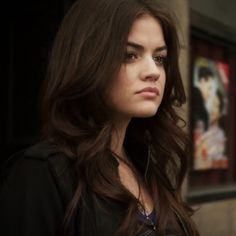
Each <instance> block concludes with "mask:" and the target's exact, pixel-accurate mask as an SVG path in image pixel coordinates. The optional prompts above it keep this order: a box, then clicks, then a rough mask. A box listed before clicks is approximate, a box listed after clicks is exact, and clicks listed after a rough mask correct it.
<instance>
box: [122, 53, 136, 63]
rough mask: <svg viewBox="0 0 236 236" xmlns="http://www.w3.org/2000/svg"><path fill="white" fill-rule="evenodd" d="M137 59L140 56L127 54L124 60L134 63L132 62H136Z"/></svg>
mask: <svg viewBox="0 0 236 236" xmlns="http://www.w3.org/2000/svg"><path fill="white" fill-rule="evenodd" d="M137 58H138V55H137V54H136V53H133V52H126V53H125V58H124V59H125V61H126V62H132V61H134V60H135V59H137Z"/></svg>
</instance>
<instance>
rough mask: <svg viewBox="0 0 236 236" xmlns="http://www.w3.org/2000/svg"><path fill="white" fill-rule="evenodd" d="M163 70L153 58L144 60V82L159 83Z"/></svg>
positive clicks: (142, 77) (141, 75) (142, 73)
mask: <svg viewBox="0 0 236 236" xmlns="http://www.w3.org/2000/svg"><path fill="white" fill-rule="evenodd" d="M160 70H161V68H159V66H158V65H156V63H155V61H154V60H153V58H152V57H147V58H145V59H143V63H142V66H141V72H140V77H141V79H142V80H149V81H154V82H155V81H157V80H158V79H159V77H160V73H161V71H160Z"/></svg>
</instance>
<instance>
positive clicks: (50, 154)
mask: <svg viewBox="0 0 236 236" xmlns="http://www.w3.org/2000/svg"><path fill="white" fill-rule="evenodd" d="M72 174H73V173H72V161H70V159H69V158H68V157H67V156H66V155H64V154H63V153H62V152H60V151H59V150H58V149H57V148H56V147H55V146H54V145H52V144H50V143H48V142H40V143H37V144H35V145H33V146H31V147H29V148H27V149H25V150H22V151H20V152H18V153H15V154H14V155H12V156H11V157H10V159H9V160H8V161H7V162H6V164H5V167H4V170H3V174H2V175H3V176H2V179H3V184H2V187H1V191H6V192H12V191H13V192H14V191H20V192H23V191H24V193H25V194H26V192H28V193H29V194H30V195H32V192H35V193H39V194H42V192H45V191H46V193H48V195H49V194H58V195H59V196H60V197H61V198H62V200H63V201H64V200H65V199H64V198H65V196H64V192H65V191H67V190H68V191H70V194H72V191H73V186H72V184H73V183H71V181H72V178H73V176H72ZM66 185H68V186H67V187H66ZM70 185H71V186H70ZM64 188H67V189H64ZM10 189H11V191H9V190H10ZM65 201H66V200H65Z"/></svg>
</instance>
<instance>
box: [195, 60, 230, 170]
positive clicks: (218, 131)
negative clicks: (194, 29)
mask: <svg viewBox="0 0 236 236" xmlns="http://www.w3.org/2000/svg"><path fill="white" fill-rule="evenodd" d="M229 68H230V66H229V64H228V63H225V62H222V61H217V60H212V59H209V58H207V57H201V56H197V57H196V58H195V59H194V61H193V74H192V84H193V86H192V110H193V117H192V119H193V121H192V122H193V145H194V148H193V156H194V159H193V170H206V169H227V168H228V165H229V161H228V153H227V146H228V145H227V126H226V125H227V118H228V87H229Z"/></svg>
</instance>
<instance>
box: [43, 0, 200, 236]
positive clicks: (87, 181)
mask: <svg viewBox="0 0 236 236" xmlns="http://www.w3.org/2000/svg"><path fill="white" fill-rule="evenodd" d="M144 14H150V15H152V16H153V17H155V18H156V19H157V20H158V21H159V22H160V24H161V26H162V29H163V33H164V38H165V42H166V45H167V49H168V62H167V64H166V65H165V70H166V78H167V81H166V87H165V92H164V96H163V101H162V103H161V105H160V107H159V109H158V112H157V114H156V115H155V116H153V117H150V118H133V119H132V120H131V122H130V124H129V127H128V129H127V133H126V138H125V149H126V151H127V152H128V153H129V156H130V158H131V160H132V162H133V164H134V166H135V168H137V170H138V171H139V172H140V174H141V175H142V176H143V178H144V179H145V181H146V184H147V186H148V188H149V191H150V193H151V194H152V197H153V200H154V202H155V208H156V211H157V212H158V222H157V226H158V229H159V231H160V234H161V235H164V231H165V229H166V227H167V224H171V225H173V228H175V230H176V231H178V232H181V230H182V229H181V227H179V225H180V224H179V223H178V221H181V222H182V224H184V225H185V227H186V229H187V230H188V232H189V235H198V234H197V231H196V230H195V227H194V224H193V222H192V221H191V219H190V216H189V215H190V213H191V210H190V208H188V207H187V205H186V204H185V203H184V202H183V201H182V198H181V185H182V182H183V178H184V175H185V172H186V167H187V154H186V145H185V144H186V141H187V139H186V135H185V134H184V132H183V131H182V128H181V127H180V125H179V121H181V118H180V117H179V116H178V114H177V113H176V111H175V109H174V106H181V105H182V104H183V103H184V102H185V100H186V98H185V93H184V88H183V85H182V81H181V76H180V72H179V69H178V50H179V42H178V37H177V33H176V29H175V26H174V23H173V20H172V17H171V15H170V14H169V13H168V10H167V9H166V8H165V7H164V6H163V3H160V1H158V0H80V1H77V2H75V4H74V5H73V6H72V8H71V9H70V10H69V12H68V13H67V14H66V16H65V18H64V20H63V22H62V25H61V27H60V29H59V31H58V34H57V36H56V38H55V42H54V46H53V48H52V51H51V57H50V63H49V67H48V77H47V79H46V80H45V84H44V96H43V102H42V115H43V117H42V119H43V128H42V133H43V137H44V138H45V139H47V140H49V141H51V142H53V143H54V144H56V145H57V146H58V148H60V149H61V150H62V151H63V152H64V153H66V154H67V156H68V157H69V158H71V159H73V160H74V162H75V168H76V173H77V177H78V182H77V187H76V191H75V194H74V197H73V199H72V201H71V203H70V204H69V206H68V210H67V214H66V222H69V221H70V220H71V217H72V215H73V214H74V213H75V212H76V210H77V207H78V204H79V200H80V198H81V196H82V195H83V191H84V189H85V187H86V188H89V189H90V190H91V191H92V192H93V193H94V194H96V195H97V196H100V197H101V198H103V199H113V200H114V201H117V202H119V203H121V205H123V206H124V209H128V211H126V212H125V215H124V218H123V221H122V222H120V227H119V229H118V230H117V232H116V234H117V235H129V236H131V235H136V234H137V228H138V227H137V226H138V220H137V219H136V218H137V217H134V215H135V214H136V211H137V199H135V198H134V197H133V196H132V194H130V193H129V192H128V191H126V190H125V188H124V187H123V186H122V184H121V183H120V181H119V179H118V178H117V174H116V172H114V171H113V166H112V163H111V161H110V158H111V155H112V153H111V150H110V142H111V133H112V131H113V126H112V123H111V120H110V117H111V114H112V113H111V109H110V108H109V106H108V105H107V102H106V99H107V98H106V89H107V86H108V85H109V83H111V81H112V80H113V79H116V75H117V73H118V71H119V69H120V67H121V65H122V63H123V61H124V54H125V50H126V44H127V38H128V34H129V31H130V29H131V27H132V24H133V22H134V21H135V20H136V19H137V18H138V17H139V16H142V15H144ZM177 216H178V217H177Z"/></svg>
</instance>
